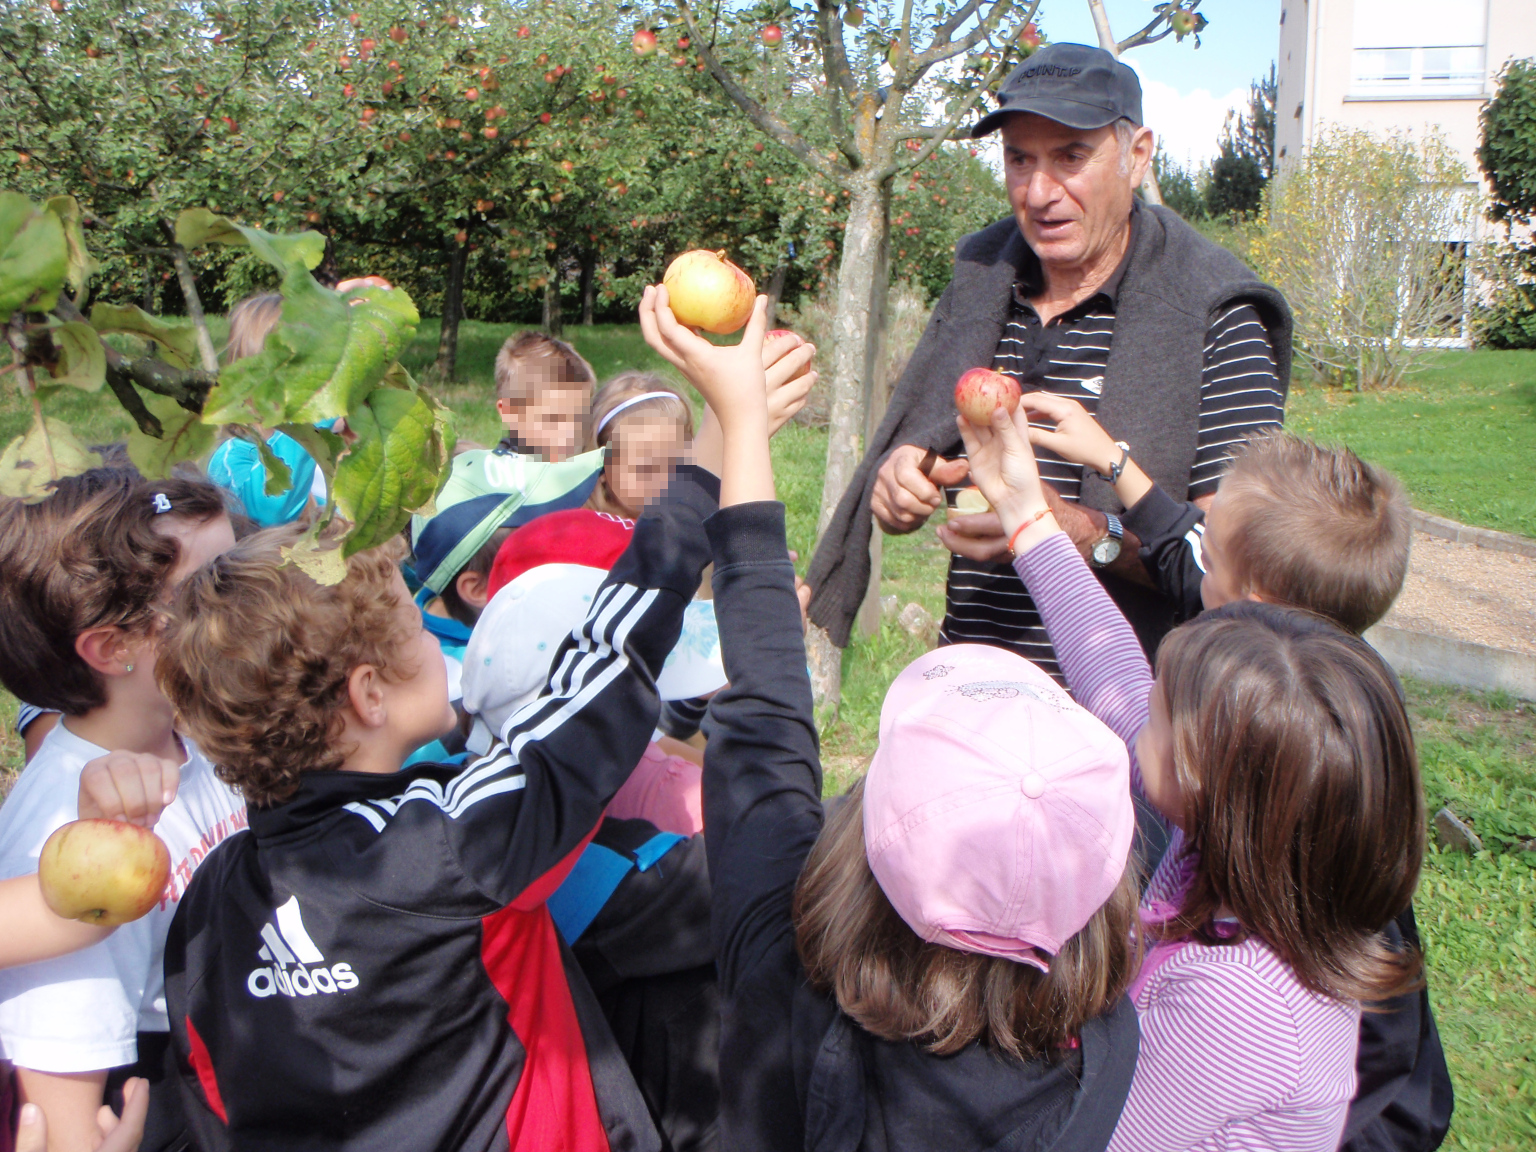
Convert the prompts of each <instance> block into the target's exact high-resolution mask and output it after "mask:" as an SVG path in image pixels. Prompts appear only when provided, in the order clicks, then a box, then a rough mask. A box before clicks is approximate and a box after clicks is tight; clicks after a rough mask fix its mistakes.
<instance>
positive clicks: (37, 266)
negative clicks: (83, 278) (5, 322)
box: [0, 192, 69, 319]
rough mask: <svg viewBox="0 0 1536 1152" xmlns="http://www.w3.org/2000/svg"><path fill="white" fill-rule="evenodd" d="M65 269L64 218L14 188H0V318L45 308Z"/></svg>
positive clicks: (55, 294)
mask: <svg viewBox="0 0 1536 1152" xmlns="http://www.w3.org/2000/svg"><path fill="white" fill-rule="evenodd" d="M68 271H69V244H68V242H67V241H66V240H65V238H64V221H62V220H61V219H59V217H58V215H57V214H55V213H53V212H49V211H47V210H46V209H39V208H38V207H37V206H36V205H34V204H33V203H32V201H30V200H28V199H27V198H26V197H25V196H22V195H20V194H19V193H16V192H0V319H3V318H7V317H9V316H10V314H11V313H12V312H15V311H16V310H17V309H18V308H26V309H27V310H29V311H38V312H45V311H47V310H48V309H49V308H52V307H53V305H54V303H55V302H56V301H57V300H58V298H59V289H60V288H61V287H63V285H64V277H65V275H66V274H67V272H68Z"/></svg>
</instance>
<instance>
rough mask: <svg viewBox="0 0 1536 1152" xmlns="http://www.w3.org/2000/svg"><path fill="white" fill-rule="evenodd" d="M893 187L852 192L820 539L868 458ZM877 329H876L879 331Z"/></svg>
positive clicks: (840, 275) (841, 269) (840, 274)
mask: <svg viewBox="0 0 1536 1152" xmlns="http://www.w3.org/2000/svg"><path fill="white" fill-rule="evenodd" d="M890 207H891V186H890V183H889V182H886V183H884V184H879V185H876V184H873V183H870V184H865V185H860V186H857V187H856V188H855V189H854V192H853V202H852V203H851V204H850V205H849V206H848V221H847V224H846V226H845V229H844V232H843V259H842V263H841V264H840V265H839V266H838V271H837V308H836V312H835V314H834V316H833V319H832V357H831V359H832V379H831V382H830V391H831V400H830V403H829V405H828V432H829V435H828V438H827V468H826V472H825V474H824V476H823V479H822V487H821V515H820V516H819V517H818V519H817V521H816V534H817V536H818V537H819V536H820V535H821V533H823V532H825V531H826V529H827V524H828V523H829V522H830V521H831V519H832V514H833V513H834V512H835V511H836V510H837V505H838V502H839V501H841V500H842V498H843V492H844V491H845V490H846V489H847V487H848V484H849V482H850V481H851V480H852V479H853V473H854V470H855V469H856V468H857V467H858V466H859V460H860V459H861V458H862V457H863V454H864V437H865V434H866V429H865V426H864V424H865V416H866V413H867V412H868V410H869V396H870V392H871V389H872V388H873V386H874V381H873V379H872V376H873V372H872V368H873V365H872V362H871V361H872V358H873V357H875V356H877V355H878V354H879V352H880V349H881V348H882V347H883V346H884V343H885V332H884V324H885V297H886V290H887V288H888V287H889V285H888V284H887V282H886V279H887V277H888V276H889V275H890V268H889V265H888V264H887V262H886V260H885V256H884V250H885V246H886V241H887V238H888V236H889V233H890ZM877 329H878V330H877Z"/></svg>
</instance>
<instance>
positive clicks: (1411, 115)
mask: <svg viewBox="0 0 1536 1152" xmlns="http://www.w3.org/2000/svg"><path fill="white" fill-rule="evenodd" d="M1527 56H1536V0H1282V7H1281V9H1280V56H1279V77H1278V79H1279V93H1278V96H1277V98H1276V101H1275V121H1276V123H1275V153H1276V158H1277V161H1278V164H1279V167H1280V168H1282V169H1283V168H1284V167H1285V164H1286V159H1287V158H1288V157H1294V156H1296V155H1299V154H1300V153H1301V152H1304V151H1305V150H1306V148H1307V145H1308V144H1309V143H1310V142H1311V141H1312V140H1313V138H1314V137H1315V136H1316V135H1317V134H1318V133H1319V132H1320V131H1322V130H1323V129H1324V128H1326V126H1327V125H1329V124H1343V125H1348V126H1350V127H1355V128H1368V129H1370V130H1372V131H1374V132H1390V131H1408V132H1419V131H1422V130H1423V129H1425V128H1436V129H1438V130H1439V131H1441V132H1442V133H1444V135H1445V137H1446V139H1447V140H1448V141H1449V142H1450V144H1451V146H1452V147H1453V148H1454V149H1455V150H1456V152H1457V154H1458V155H1459V156H1460V157H1461V160H1462V163H1463V164H1464V165H1466V169H1467V173H1468V176H1469V177H1470V178H1471V179H1472V180H1474V181H1475V180H1479V179H1480V173H1479V170H1478V166H1477V144H1478V122H1477V119H1478V113H1479V111H1480V110H1481V109H1482V106H1483V104H1484V103H1485V102H1486V101H1487V99H1488V98H1489V97H1490V96H1492V95H1493V92H1494V88H1495V86H1496V84H1497V80H1498V75H1499V70H1500V69H1501V68H1502V67H1503V66H1504V63H1505V62H1506V61H1508V60H1510V59H1513V58H1516V57H1527Z"/></svg>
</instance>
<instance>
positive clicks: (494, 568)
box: [490, 508, 635, 596]
mask: <svg viewBox="0 0 1536 1152" xmlns="http://www.w3.org/2000/svg"><path fill="white" fill-rule="evenodd" d="M634 533H635V522H634V521H633V520H625V519H624V518H622V517H620V516H610V515H608V514H607V513H606V512H594V511H593V510H592V509H590V508H570V509H567V510H565V511H563V512H548V513H546V514H545V515H543V516H540V517H539V518H538V519H537V520H533V521H530V522H529V523H527V524H524V525H523V526H522V527H521V528H519V529H517V531H515V532H513V533H512V535H510V536H508V537H507V539H506V542H505V543H503V544H502V546H501V549H500V551H498V552H497V553H496V562H495V563H494V564H492V565H491V579H490V595H492V596H494V595H496V593H497V592H499V591H501V589H502V588H504V587H506V586H507V585H508V584H510V583H512V581H514V580H516V579H517V578H518V577H519V576H521V575H522V574H523V573H524V572H527V571H529V570H530V569H533V568H538V567H539V566H540V565H543V564H581V565H584V566H585V567H588V568H603V569H607V568H612V567H613V565H614V561H616V560H618V558H619V557H620V556H621V555H623V553H624V549H626V548H628V547H629V541H630V539H631V537H633V536H634Z"/></svg>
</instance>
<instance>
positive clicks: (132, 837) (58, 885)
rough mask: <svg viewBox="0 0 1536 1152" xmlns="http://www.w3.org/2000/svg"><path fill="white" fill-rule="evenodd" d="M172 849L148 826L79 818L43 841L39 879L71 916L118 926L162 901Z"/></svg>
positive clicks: (48, 896)
mask: <svg viewBox="0 0 1536 1152" xmlns="http://www.w3.org/2000/svg"><path fill="white" fill-rule="evenodd" d="M170 874H171V854H170V853H169V852H168V851H166V847H165V843H164V841H162V840H161V839H160V837H158V836H156V835H155V834H154V833H153V832H151V831H150V830H149V829H147V828H140V827H139V826H138V825H137V824H128V823H125V822H123V821H121V820H74V821H71V822H70V823H68V824H65V825H63V826H61V827H60V828H58V829H56V830H55V831H54V833H53V835H52V836H50V837H48V839H47V841H46V842H45V843H44V844H43V851H42V855H41V856H40V857H39V858H38V861H37V881H38V884H39V886H40V887H41V888H42V890H43V900H44V902H46V903H47V905H48V907H49V908H51V909H53V911H54V913H55V914H56V915H59V916H62V917H64V918H65V919H66V920H80V921H82V922H84V923H86V924H100V925H102V926H103V927H108V928H115V927H116V926H117V925H119V924H127V923H128V922H129V921H130V920H137V919H138V918H139V917H140V916H143V915H144V914H145V913H147V912H148V911H149V910H150V909H151V908H153V907H154V906H155V905H156V904H158V903H159V902H160V897H161V896H162V895H163V894H164V892H165V884H166V881H167V880H168V879H169V878H170Z"/></svg>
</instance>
